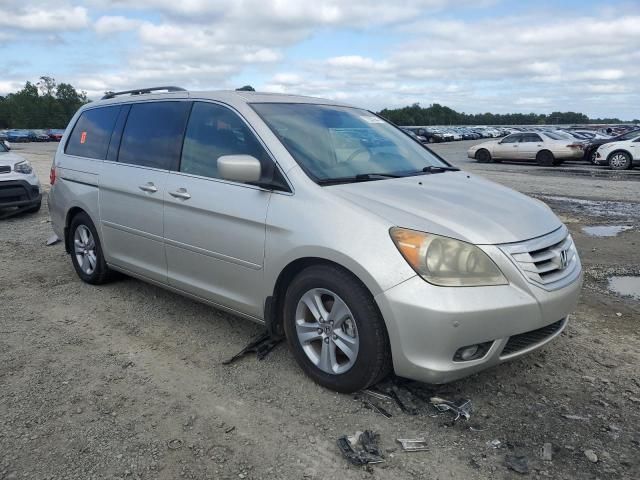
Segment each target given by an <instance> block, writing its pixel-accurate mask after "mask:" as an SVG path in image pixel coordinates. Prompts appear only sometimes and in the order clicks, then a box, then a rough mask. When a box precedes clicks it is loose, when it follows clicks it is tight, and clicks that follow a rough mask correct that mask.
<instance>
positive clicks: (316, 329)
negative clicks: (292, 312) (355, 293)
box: [295, 288, 360, 375]
mask: <svg viewBox="0 0 640 480" xmlns="http://www.w3.org/2000/svg"><path fill="white" fill-rule="evenodd" d="M295 326H296V333H297V336H298V341H299V342H300V345H301V346H302V349H303V350H304V353H305V354H306V356H307V358H308V359H309V360H310V361H311V362H312V363H313V364H314V365H315V366H316V367H317V368H319V369H320V370H322V371H323V372H325V373H328V374H332V375H338V374H341V373H344V372H346V371H348V370H349V369H350V368H351V367H353V365H354V364H355V362H356V359H357V358H358V350H359V347H360V340H359V337H358V329H357V327H356V322H355V319H354V318H353V314H352V313H351V310H350V309H349V307H348V306H347V304H346V303H345V302H344V300H342V299H341V298H340V297H339V296H338V295H336V294H335V293H334V292H332V291H330V290H327V289H324V288H314V289H311V290H309V291H307V292H306V293H305V294H304V295H302V297H301V298H300V300H299V301H298V305H297V307H296V316H295Z"/></svg>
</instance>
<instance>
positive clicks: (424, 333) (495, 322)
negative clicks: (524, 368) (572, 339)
mask: <svg viewBox="0 0 640 480" xmlns="http://www.w3.org/2000/svg"><path fill="white" fill-rule="evenodd" d="M505 258H506V257H505ZM500 263H503V265H499V266H500V268H501V269H502V270H503V272H504V273H505V275H506V276H507V278H509V279H515V280H514V281H511V283H510V284H508V285H500V286H491V287H437V286H434V285H431V284H429V283H427V282H426V281H424V280H423V279H422V278H420V277H418V276H416V277H413V278H411V279H410V280H407V281H406V282H403V283H401V284H400V285H397V286H395V287H393V288H391V289H389V290H387V291H385V292H383V293H381V294H379V295H377V296H376V301H377V303H378V306H379V308H380V311H381V313H382V315H383V317H384V319H385V322H386V325H387V330H388V333H389V339H390V343H391V350H392V355H393V366H394V370H395V373H396V374H397V375H399V376H401V377H406V378H410V379H413V380H418V381H423V382H427V383H433V384H439V383H446V382H450V381H453V380H457V379H459V378H462V377H466V376H468V375H470V374H472V373H475V372H478V371H480V370H484V369H486V368H488V367H491V366H493V365H497V364H499V363H501V362H504V361H507V360H511V359H513V358H516V357H518V356H520V355H523V354H526V353H528V352H530V351H532V350H535V349H536V348H538V347H541V346H542V345H544V344H545V343H547V342H549V341H550V340H552V339H553V338H555V337H556V336H557V335H559V334H560V333H561V332H562V330H563V329H564V327H565V326H566V322H567V318H568V316H569V314H570V313H571V312H572V311H573V310H574V308H575V306H576V304H577V302H578V297H579V295H580V289H581V286H582V272H581V269H579V270H578V271H577V272H576V273H575V276H574V278H573V279H572V281H571V282H570V283H568V284H567V285H565V286H564V287H563V288H560V289H557V290H552V291H548V290H544V289H542V288H540V287H537V286H535V285H533V284H531V283H529V282H527V281H526V279H524V277H523V276H522V275H521V274H520V273H519V272H517V270H515V271H514V270H511V269H509V267H508V263H506V262H500ZM506 270H509V271H506ZM513 275H519V277H514V276H513ZM554 324H555V325H554ZM510 340H511V341H510ZM485 342H489V344H490V346H489V347H488V350H487V351H486V353H485V354H484V355H483V356H482V357H481V358H477V359H474V360H469V361H454V356H455V354H456V352H458V351H459V349H461V348H463V347H467V346H471V345H477V344H483V343H485Z"/></svg>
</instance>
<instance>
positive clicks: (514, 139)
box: [492, 133, 521, 159]
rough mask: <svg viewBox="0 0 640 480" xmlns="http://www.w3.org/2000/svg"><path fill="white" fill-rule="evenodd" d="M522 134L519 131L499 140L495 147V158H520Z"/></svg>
mask: <svg viewBox="0 0 640 480" xmlns="http://www.w3.org/2000/svg"><path fill="white" fill-rule="evenodd" d="M520 136H521V135H520V134H519V133H513V134H511V135H507V136H506V137H504V138H503V139H502V140H500V141H499V142H497V143H496V144H495V146H494V148H493V154H492V156H493V158H504V159H513V158H518V141H519V140H520Z"/></svg>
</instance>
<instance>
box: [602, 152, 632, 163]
mask: <svg viewBox="0 0 640 480" xmlns="http://www.w3.org/2000/svg"><path fill="white" fill-rule="evenodd" d="M616 153H624V154H627V155H629V158H630V159H631V163H632V164H633V155H632V154H631V152H630V151H629V150H625V149H624V148H617V149H615V150H614V151H613V152H611V153H610V154H609V155H607V163H609V160H611V157H613V156H614V155H615V154H616Z"/></svg>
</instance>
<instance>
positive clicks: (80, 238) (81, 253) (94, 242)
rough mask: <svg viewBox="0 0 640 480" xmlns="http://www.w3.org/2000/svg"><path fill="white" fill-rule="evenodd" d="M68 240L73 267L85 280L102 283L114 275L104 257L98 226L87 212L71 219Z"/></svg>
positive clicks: (97, 283)
mask: <svg viewBox="0 0 640 480" xmlns="http://www.w3.org/2000/svg"><path fill="white" fill-rule="evenodd" d="M68 241H69V242H70V247H71V248H70V250H71V261H72V263H73V268H75V270H76V273H77V274H78V276H79V277H80V279H81V280H82V281H83V282H87V283H91V284H93V285H100V284H103V283H107V282H108V281H110V280H111V279H112V278H113V277H114V272H113V271H112V270H110V269H109V267H107V263H106V261H105V259H104V255H103V253H102V246H101V245H100V239H99V238H98V233H97V232H96V227H95V226H94V225H93V222H92V221H91V219H90V218H89V216H88V215H87V214H86V213H84V212H82V213H78V214H77V215H76V216H75V217H73V220H71V225H70V226H69V240H68Z"/></svg>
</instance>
